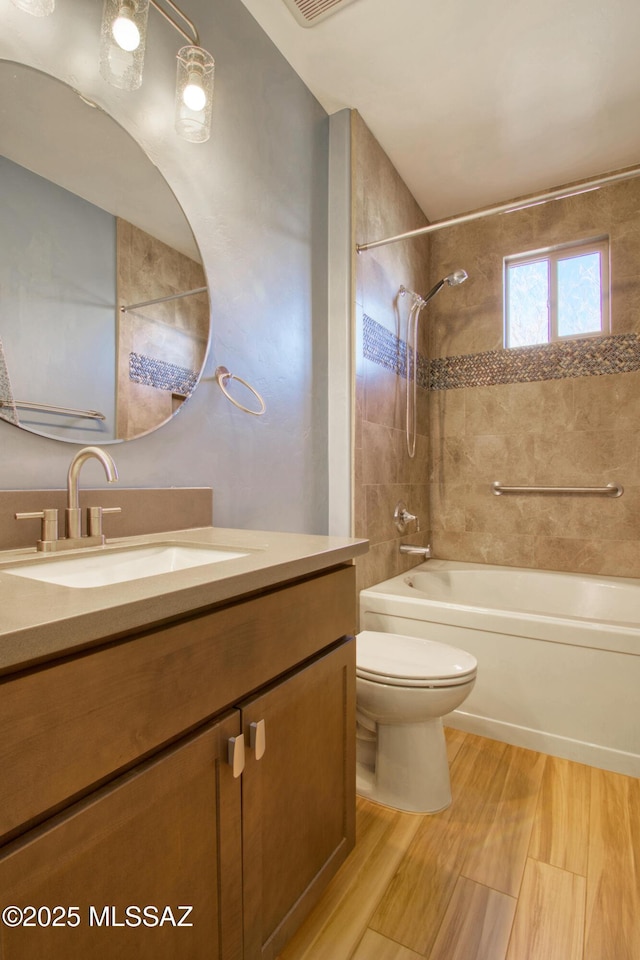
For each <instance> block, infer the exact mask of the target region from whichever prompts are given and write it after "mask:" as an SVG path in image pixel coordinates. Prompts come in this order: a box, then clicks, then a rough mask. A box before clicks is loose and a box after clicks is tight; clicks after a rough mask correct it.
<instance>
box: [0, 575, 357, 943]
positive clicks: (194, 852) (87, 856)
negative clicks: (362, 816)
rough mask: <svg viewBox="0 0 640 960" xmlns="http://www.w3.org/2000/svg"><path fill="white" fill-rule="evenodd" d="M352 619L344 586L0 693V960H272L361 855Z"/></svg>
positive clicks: (278, 598) (308, 588)
mask: <svg viewBox="0 0 640 960" xmlns="http://www.w3.org/2000/svg"><path fill="white" fill-rule="evenodd" d="M354 617H355V589H354V584H353V568H351V567H343V568H338V569H336V570H333V571H330V572H328V573H323V574H321V575H319V576H316V577H313V578H310V579H309V580H306V581H303V582H300V583H296V584H294V585H292V586H288V587H284V588H281V589H279V590H273V591H270V592H269V593H268V594H265V595H263V596H259V597H254V598H252V599H250V600H248V601H246V602H236V603H233V604H229V605H227V606H225V607H223V608H216V609H214V610H211V611H210V612H209V611H207V612H204V613H202V614H200V615H198V616H196V617H193V618H190V619H188V620H185V621H183V622H180V623H178V624H173V625H169V626H166V627H161V628H157V629H155V630H150V631H148V632H146V633H145V634H141V635H139V636H137V637H133V638H131V639H130V640H128V641H125V642H123V641H120V640H119V641H117V642H114V643H111V644H106V645H105V646H104V647H101V648H98V649H97V650H95V651H87V652H86V653H84V654H82V655H80V656H78V657H75V658H70V659H66V660H63V661H60V662H59V663H54V664H52V665H51V666H49V667H46V666H45V667H43V668H38V669H36V670H33V671H29V672H27V673H25V674H21V675H16V677H14V678H12V677H8V678H7V679H5V680H4V681H3V682H2V685H1V686H2V689H1V691H0V693H1V694H2V695H1V696H0V760H2V765H3V777H2V779H1V780H0V836H2V835H3V836H4V839H5V842H4V846H2V847H0V908H2V907H6V906H11V905H15V906H16V907H18V908H20V909H22V910H25V911H26V912H25V914H24V916H25V918H26V919H27V920H29V921H30V922H31V923H32V924H33V925H29V926H27V927H25V926H23V925H19V926H16V927H11V926H10V925H8V924H7V923H4V924H2V923H0V958H1V960H32V958H33V960H35V958H39V960H40V958H43V957H46V958H47V960H58V958H64V960H85V958H87V957H92V958H95V960H116V958H117V957H122V958H123V960H129V958H133V957H135V958H136V960H147V958H149V960H151V958H153V960H184V958H189V960H262V958H269V960H270V958H273V957H275V956H276V954H277V952H278V951H279V950H280V949H281V948H282V946H283V945H284V943H285V942H286V940H287V939H288V938H289V937H290V935H291V934H292V933H293V931H294V930H295V928H296V927H297V926H298V924H299V923H300V922H301V920H302V919H303V917H304V916H305V915H306V914H307V913H308V912H309V910H310V909H311V908H312V906H313V905H314V904H315V902H316V900H317V898H318V897H319V894H320V892H321V890H322V888H323V886H324V885H325V884H326V882H328V879H329V878H330V877H331V876H332V875H333V873H335V871H336V870H337V868H338V867H339V865H340V863H341V862H342V861H343V860H344V859H345V857H346V856H347V853H348V851H349V849H350V848H351V847H352V845H353V842H354V809H355V796H354V785H355V774H354V766H355V763H354V727H355V702H354V700H355V642H354V641H353V640H352V639H349V637H348V635H349V634H350V633H351V632H352V631H353V625H354ZM240 734H243V735H244V738H245V745H246V758H245V759H246V764H245V769H244V772H243V773H242V775H241V776H240V777H234V776H233V772H232V770H231V767H230V766H229V764H228V762H227V761H228V743H229V740H230V738H236V737H239V736H240ZM263 735H264V741H263V739H262V738H263ZM263 742H264V752H262V743H263ZM252 743H253V746H252ZM256 746H257V747H258V749H257V750H256ZM40 907H42V908H44V909H43V910H42V912H41V913H40V914H38V913H35V912H33V911H36V910H37V909H38V908H40ZM56 907H57V908H59V909H58V910H56V909H55V908H56ZM145 907H148V908H151V909H149V910H148V911H147V913H146V914H145V912H144V908H145ZM186 907H192V908H193V909H192V910H191V911H190V912H189V913H188V915H186V911H185V909H184V908H186ZM27 908H33V910H28V909H27ZM71 908H74V909H71ZM127 908H131V909H129V910H128V909H127ZM165 908H168V909H165ZM181 908H182V909H181ZM10 919H11V917H9V920H10ZM180 922H182V923H192V924H193V926H190V927H189V926H180V925H177V924H179V923H180Z"/></svg>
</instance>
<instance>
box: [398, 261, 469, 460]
mask: <svg viewBox="0 0 640 960" xmlns="http://www.w3.org/2000/svg"><path fill="white" fill-rule="evenodd" d="M468 276H469V274H468V273H467V271H466V270H454V271H453V273H450V274H449V275H448V276H446V277H443V278H442V280H438V282H437V283H436V284H435V286H433V287H432V288H431V290H429V292H428V294H427V295H426V297H421V296H420V294H418V293H415V292H414V291H413V290H409V289H408V288H407V287H404V286H402V287H400V290H399V293H400V296H402V297H404V296H405V294H410V295H411V297H413V302H412V304H411V307H410V309H409V319H408V320H407V359H406V363H405V379H406V383H407V391H406V393H407V415H406V436H407V453H408V454H409V456H410V457H411V458H413V457H415V455H416V402H417V397H416V380H417V377H416V367H417V360H418V318H419V316H420V311H421V310H422V308H423V307H426V305H427V304H428V303H429V300H431V299H432V298H433V297H435V295H436V293H438V291H439V290H442V288H443V287H444V285H445V284H447V286H449V287H457V286H458V284H460V283H464V282H465V280H466V279H467V278H468ZM412 381H413V391H412V393H411V397H412V402H411V404H410V402H409V398H410V390H409V387H410V384H411V382H412Z"/></svg>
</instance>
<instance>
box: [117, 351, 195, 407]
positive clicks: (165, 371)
mask: <svg viewBox="0 0 640 960" xmlns="http://www.w3.org/2000/svg"><path fill="white" fill-rule="evenodd" d="M129 379H130V380H133V381H134V383H143V384H145V385H146V386H148V387H155V388H156V390H170V391H171V392H172V393H178V394H180V396H183V397H188V396H189V395H190V394H191V392H192V390H193V389H194V387H195V386H196V384H197V382H198V372H197V370H190V369H189V368H188V367H180V366H178V365H177V364H175V363H167V362H166V361H165V360H156V359H154V357H145V356H144V354H142V353H130V354H129Z"/></svg>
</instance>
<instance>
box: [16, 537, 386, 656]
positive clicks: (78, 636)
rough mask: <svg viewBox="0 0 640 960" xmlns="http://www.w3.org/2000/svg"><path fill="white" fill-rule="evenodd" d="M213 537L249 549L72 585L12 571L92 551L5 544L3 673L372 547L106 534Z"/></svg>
mask: <svg viewBox="0 0 640 960" xmlns="http://www.w3.org/2000/svg"><path fill="white" fill-rule="evenodd" d="M168 541H170V542H171V543H177V544H207V545H210V546H216V547H219V548H221V549H224V548H229V549H230V550H242V551H246V556H242V557H239V558H237V559H231V560H225V561H224V563H213V564H207V565H204V566H199V567H191V568H189V569H187V570H177V571H174V572H171V573H164V574H159V575H156V576H151V577H143V578H140V579H136V580H130V581H128V582H124V583H117V584H110V585H108V586H101V587H83V588H77V587H67V586H60V585H57V584H53V583H44V582H42V581H37V580H28V579H25V578H23V577H17V576H13V575H10V574H8V573H7V572H6V571H7V570H8V569H10V568H11V567H14V566H15V565H16V564H17V563H22V562H24V561H25V560H36V559H39V560H42V559H44V558H46V557H51V558H53V557H55V559H57V560H60V559H63V558H65V557H71V556H77V555H78V554H79V553H80V554H89V553H90V552H94V551H93V550H82V551H77V550H76V551H68V552H62V553H61V552H58V553H55V554H53V555H52V554H42V553H37V552H36V550H35V548H33V549H28V550H8V551H4V552H2V551H0V674H2V673H11V672H15V671H16V670H19V669H22V668H24V667H28V666H32V665H34V664H37V663H42V662H45V661H47V660H51V659H54V658H57V657H60V656H64V655H66V654H69V653H76V652H79V651H80V650H82V649H83V648H87V647H90V646H93V645H96V644H98V643H100V642H101V641H102V640H104V639H105V638H110V639H111V638H114V637H118V636H126V635H127V634H129V633H133V632H136V631H139V630H144V629H145V628H146V627H148V626H151V625H152V624H158V623H162V622H163V621H168V620H172V619H176V618H179V617H183V616H188V615H189V614H191V613H196V612H198V611H200V610H203V609H204V608H206V607H210V606H211V605H213V604H217V603H221V602H224V601H228V600H233V599H234V598H238V597H242V596H244V595H246V594H251V593H254V592H256V591H260V590H265V589H268V588H270V587H274V586H276V585H278V584H280V583H284V582H286V581H289V580H293V579H296V578H298V577H304V576H308V575H310V574H313V573H316V572H318V571H321V570H324V569H327V568H329V567H332V566H335V565H336V564H340V563H344V562H347V561H349V560H350V559H352V558H353V557H355V556H357V555H359V554H363V553H366V551H367V549H368V541H367V540H356V539H350V538H347V537H327V536H319V535H313V534H297V533H280V532H265V531H257V530H233V529H224V528H221V527H199V528H197V529H190V530H174V531H168V532H164V533H157V534H151V535H146V536H141V537H126V538H121V539H114V540H108V541H107V544H106V546H105V548H98V550H100V549H109V548H114V549H117V548H118V547H125V546H133V545H136V544H153V543H156V544H157V543H166V542H168Z"/></svg>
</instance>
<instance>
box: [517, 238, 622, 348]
mask: <svg viewBox="0 0 640 960" xmlns="http://www.w3.org/2000/svg"><path fill="white" fill-rule="evenodd" d="M504 276H505V289H504V296H505V301H504V308H505V309H504V315H505V345H506V346H507V347H529V346H533V345H535V344H539V343H549V342H550V341H552V340H563V339H566V338H570V337H593V336H598V335H599V334H603V333H608V332H609V242H608V239H607V238H606V237H604V238H603V237H600V238H598V239H596V240H589V241H582V242H580V243H575V244H563V245H562V246H561V247H555V248H553V249H549V250H544V251H543V250H538V251H534V252H531V253H528V254H527V253H522V254H517V255H515V256H512V257H506V258H505V273H504Z"/></svg>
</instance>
